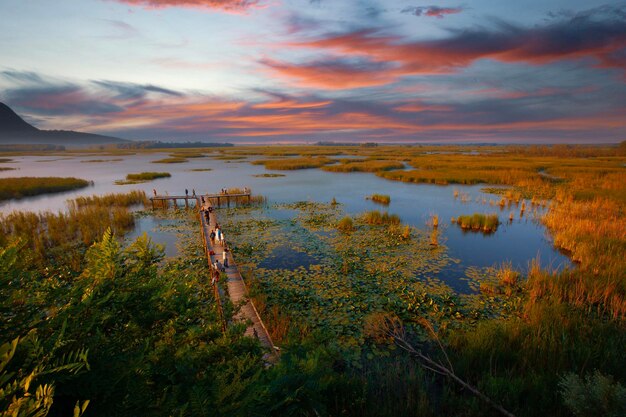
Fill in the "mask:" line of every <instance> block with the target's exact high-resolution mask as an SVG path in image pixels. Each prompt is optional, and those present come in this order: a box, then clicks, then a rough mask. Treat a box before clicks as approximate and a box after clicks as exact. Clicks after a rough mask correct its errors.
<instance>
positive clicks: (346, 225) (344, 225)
mask: <svg viewBox="0 0 626 417" xmlns="http://www.w3.org/2000/svg"><path fill="white" fill-rule="evenodd" d="M337 229H338V230H341V231H342V232H352V231H353V230H354V222H353V221H352V218H351V217H348V216H346V217H344V218H342V219H341V220H339V222H338V223H337Z"/></svg>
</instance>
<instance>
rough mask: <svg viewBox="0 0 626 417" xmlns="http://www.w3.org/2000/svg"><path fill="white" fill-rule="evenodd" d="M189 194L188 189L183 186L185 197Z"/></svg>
mask: <svg viewBox="0 0 626 417" xmlns="http://www.w3.org/2000/svg"><path fill="white" fill-rule="evenodd" d="M187 196H189V190H188V189H186V188H185V197H187Z"/></svg>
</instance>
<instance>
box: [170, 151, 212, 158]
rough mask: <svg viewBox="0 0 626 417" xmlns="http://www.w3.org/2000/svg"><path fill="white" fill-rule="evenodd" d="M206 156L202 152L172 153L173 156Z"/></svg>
mask: <svg viewBox="0 0 626 417" xmlns="http://www.w3.org/2000/svg"><path fill="white" fill-rule="evenodd" d="M205 156H206V155H205V154H203V153H200V152H174V153H171V154H170V157H172V158H204V157H205Z"/></svg>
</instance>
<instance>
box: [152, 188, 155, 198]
mask: <svg viewBox="0 0 626 417" xmlns="http://www.w3.org/2000/svg"><path fill="white" fill-rule="evenodd" d="M152 192H153V193H154V196H155V197H156V188H153V189H152Z"/></svg>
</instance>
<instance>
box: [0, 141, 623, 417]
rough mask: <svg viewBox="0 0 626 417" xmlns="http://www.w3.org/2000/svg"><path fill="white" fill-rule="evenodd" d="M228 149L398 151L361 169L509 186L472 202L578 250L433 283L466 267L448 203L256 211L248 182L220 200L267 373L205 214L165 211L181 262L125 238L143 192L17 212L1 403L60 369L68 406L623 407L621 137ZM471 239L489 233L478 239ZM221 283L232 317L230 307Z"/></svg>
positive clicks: (54, 381)
mask: <svg viewBox="0 0 626 417" xmlns="http://www.w3.org/2000/svg"><path fill="white" fill-rule="evenodd" d="M221 151H222V150H220V152H221ZM202 152H203V151H202ZM220 155H222V156H224V157H228V156H232V157H239V156H245V157H248V156H259V157H260V158H261V159H260V160H259V161H255V162H253V163H259V164H261V165H264V166H265V167H266V168H267V169H281V168H277V167H288V168H282V169H307V168H321V169H323V170H326V169H327V168H331V167H334V166H341V165H347V164H365V163H366V162H367V161H372V160H370V158H373V157H377V158H380V159H379V160H378V161H396V162H397V163H398V164H399V165H400V164H401V165H402V167H403V168H394V169H388V170H385V169H383V168H379V169H375V170H371V172H373V173H372V174H365V175H372V176H373V175H376V176H379V177H382V178H387V179H391V180H397V181H403V182H426V183H435V184H442V186H443V185H444V184H470V183H482V184H485V186H486V187H488V188H489V192H491V193H492V194H493V195H494V199H493V200H491V201H487V200H488V198H487V199H484V201H482V202H478V204H482V205H483V206H485V207H491V208H490V209H489V210H496V211H497V210H500V212H501V213H502V212H504V213H506V214H508V213H509V212H511V213H513V212H515V213H516V218H517V217H518V216H519V217H520V219H521V216H520V215H518V213H519V214H523V215H524V219H525V221H526V219H529V217H530V219H534V220H528V221H536V222H541V223H542V224H544V225H545V226H546V228H547V231H548V232H549V234H550V236H551V238H552V240H553V244H554V245H555V246H556V247H558V248H561V249H562V250H564V251H567V253H568V254H569V255H570V256H571V258H572V259H573V260H574V261H575V262H576V265H575V266H574V267H572V268H564V269H562V270H558V271H557V270H550V269H545V268H542V267H541V264H540V263H539V262H537V261H536V262H534V263H533V264H532V265H531V266H530V268H528V270H527V271H520V270H519V269H517V268H515V267H514V266H513V265H512V264H511V263H510V262H506V261H505V260H503V262H501V263H499V264H496V265H493V266H490V267H478V266H471V265H469V266H468V265H464V266H463V271H462V273H463V278H462V279H463V280H465V281H466V282H467V283H468V285H469V287H470V288H471V291H468V292H458V291H455V290H453V289H452V288H451V287H450V286H448V285H447V284H446V283H445V282H442V281H441V280H439V279H437V276H438V273H439V272H440V271H442V270H446V269H448V268H455V267H457V266H458V262H459V261H458V259H456V258H455V257H454V256H453V255H452V254H451V253H450V251H449V249H448V247H447V246H446V242H445V239H441V238H438V236H439V233H440V232H441V229H446V225H442V224H440V219H439V216H438V215H436V214H432V215H431V216H430V219H429V220H428V222H426V223H427V224H426V226H425V227H416V226H415V225H409V224H406V223H403V222H402V219H400V217H399V216H397V215H395V214H393V211H395V210H394V208H395V207H396V201H397V200H396V198H395V195H394V202H393V204H392V205H390V211H391V213H387V212H380V211H369V212H367V211H366V212H362V213H358V214H350V213H347V212H345V211H344V209H343V205H342V204H341V200H342V199H341V197H340V196H339V195H337V196H338V200H339V203H337V202H336V201H335V202H334V204H332V203H330V204H327V203H323V202H319V201H317V202H316V201H304V202H297V201H296V202H288V203H271V202H270V203H267V204H266V202H265V200H264V199H263V198H262V197H257V200H255V201H256V202H257V203H258V204H256V205H255V206H254V207H246V206H245V202H246V201H245V199H244V200H242V201H241V202H240V203H241V204H237V207H233V208H222V209H219V210H218V213H217V214H218V216H219V218H220V223H221V225H222V228H223V229H224V230H225V232H226V234H227V236H228V240H229V245H230V246H231V249H232V251H233V255H234V257H235V259H236V260H237V263H238V267H239V268H240V270H241V272H242V273H243V275H244V278H245V279H246V282H247V284H248V286H249V290H250V295H251V297H252V299H253V300H254V303H255V306H256V307H257V309H258V310H259V312H260V314H261V315H262V317H263V320H264V322H265V324H266V325H267V326H268V329H269V331H270V333H271V335H272V338H273V339H274V342H275V343H276V344H277V345H278V346H280V347H281V351H282V354H281V359H280V361H279V362H278V364H276V365H274V366H272V367H269V368H267V367H265V366H264V363H263V358H262V355H263V352H262V349H261V347H260V345H259V344H258V342H257V341H255V340H254V339H251V338H247V337H244V336H243V330H244V326H243V325H242V324H233V325H231V326H229V327H228V330H227V331H226V332H225V333H222V331H221V322H220V319H219V315H218V313H217V310H216V304H215V300H214V299H213V292H212V291H211V288H210V285H209V284H208V283H207V279H206V277H207V275H206V273H207V270H206V258H205V257H204V254H203V250H202V247H201V240H200V239H198V234H197V233H198V231H197V229H198V223H197V221H198V220H197V217H196V216H197V215H196V213H195V212H194V211H193V210H189V211H186V210H168V211H167V212H159V213H157V214H156V216H163V217H164V218H168V219H170V220H173V221H175V224H176V226H175V229H176V231H177V233H179V234H180V235H179V243H180V247H181V252H180V254H179V256H178V257H176V258H173V259H170V260H163V258H162V252H161V251H160V249H159V248H158V247H157V246H155V245H154V244H152V243H151V242H150V241H149V239H148V238H147V237H145V238H140V239H138V240H137V241H135V242H131V243H129V244H128V245H127V246H124V245H121V244H120V243H119V240H118V238H121V236H122V235H123V234H124V232H125V231H126V230H129V228H130V227H132V222H133V220H132V219H133V215H132V213H131V212H130V210H129V207H131V206H132V205H136V204H143V203H144V202H145V198H146V197H145V194H144V193H143V192H139V193H133V194H127V195H108V196H100V197H82V198H78V199H74V200H73V201H72V202H70V203H69V205H68V211H67V212H65V213H58V214H56V213H55V214H52V213H47V214H46V213H44V214H37V215H35V214H33V213H31V214H28V213H24V212H21V213H14V214H9V215H4V216H3V217H2V219H0V227H1V234H0V238H1V239H2V250H0V272H2V274H0V276H1V278H0V279H1V281H0V283H1V284H0V285H1V290H2V291H0V297H2V299H1V303H0V306H2V308H1V309H0V314H1V315H2V320H0V323H1V324H0V325H1V326H2V328H1V329H0V330H1V333H0V334H2V339H1V340H0V345H2V344H5V345H3V351H6V352H12V351H14V352H15V354H9V355H7V358H8V361H7V362H6V363H8V365H7V366H8V368H6V369H9V370H10V372H11V373H10V374H9V375H10V376H9V377H8V378H9V379H8V382H7V383H8V384H13V385H11V386H14V387H19V388H15V391H11V393H10V394H9V395H5V396H4V397H0V406H2V407H7V404H12V403H15V401H20V400H22V399H28V398H32V397H33V395H31V394H33V393H34V392H35V390H37V389H38V387H43V386H44V385H45V386H47V387H48V388H47V389H43V388H42V390H43V391H42V392H45V393H46V397H45V398H52V396H54V403H53V406H52V407H53V408H52V409H51V410H50V413H51V414H53V415H60V414H63V415H67V410H71V409H72V408H73V407H74V406H75V405H76V404H78V405H79V408H80V407H82V406H84V405H85V401H86V400H91V402H90V403H89V405H88V406H87V409H86V414H85V415H87V414H90V415H96V416H97V415H102V416H107V415H129V416H130V415H138V414H141V413H145V411H146V410H149V413H150V414H151V415H164V416H165V415H174V414H176V415H205V414H206V415H229V416H237V415H241V416H244V415H253V414H255V415H276V416H278V415H281V416H282V415H294V416H295V415H322V416H339V415H343V416H398V415H403V416H444V415H462V416H468V417H471V416H476V417H478V416H495V415H501V411H499V409H497V408H494V407H493V406H492V405H490V403H489V402H487V401H486V400H485V397H486V398H487V399H489V400H490V401H491V402H492V403H495V404H498V405H500V406H501V407H503V408H504V409H505V410H508V411H509V412H510V413H512V414H514V415H516V416H528V417H531V416H539V415H551V416H557V417H565V416H571V415H576V416H595V415H615V416H619V415H624V412H625V411H626V402H625V399H624V392H625V390H626V389H625V388H624V387H625V386H626V370H625V368H624V366H623V362H624V353H623V347H624V346H626V325H625V323H626V276H625V274H624V271H626V263H625V262H626V257H624V256H623V255H624V253H626V213H625V203H626V199H625V198H626V197H625V196H626V165H625V164H626V154H625V153H623V149H622V148H619V147H576V146H562V147H535V146H530V147H452V146H450V147H419V146H414V147H393V146H379V147H326V146H323V147H301V148H300V147H268V148H260V147H233V148H228V149H223V153H220ZM350 157H352V158H354V159H353V160H352V161H351V162H343V160H348V159H350ZM271 158H276V159H271ZM340 159H341V160H340ZM374 161H377V160H374ZM311 163H313V165H314V166H311ZM405 163H406V164H409V166H410V167H409V169H406V168H404V167H405ZM350 171H353V170H350ZM355 171H359V170H355ZM361 171H366V170H361ZM545 174H548V175H545ZM346 175H349V174H346ZM354 175H358V174H354ZM361 175H364V174H361ZM342 176H343V175H342ZM290 177H291V176H290ZM276 181H280V179H278V180H276ZM502 186H505V188H503V187H502ZM464 190H465V188H463V187H462V186H459V189H457V190H453V189H452V188H450V189H449V199H450V201H455V202H456V204H460V205H462V204H466V203H467V204H469V202H471V201H473V197H472V196H470V195H467V194H466V192H465V191H464ZM235 191H236V190H235V189H232V190H229V193H234V192H235ZM370 192H372V191H370ZM331 195H332V194H331ZM358 198H359V199H360V201H361V202H363V194H360V196H359V197H358ZM328 199H330V197H328ZM467 212H468V211H465V213H467ZM471 212H472V211H469V213H471ZM506 214H505V215H506ZM10 216H13V217H10ZM9 217H10V218H9ZM402 217H403V218H404V214H403V216H402ZM469 217H470V219H468V222H469V223H468V224H469V225H470V227H472V226H471V225H472V224H473V223H472V222H474V217H476V219H475V220H476V221H475V222H474V224H478V225H479V226H478V227H479V228H484V226H485V224H487V223H489V224H493V223H494V221H493V219H492V220H490V219H489V218H488V216H480V215H479V216H469ZM496 217H497V216H496ZM507 217H508V216H507ZM446 218H449V217H448V215H446ZM455 219H456V218H455ZM456 220H457V223H458V220H459V219H456ZM464 220H465V219H461V223H463V221H464ZM516 221H517V220H516ZM520 221H521V220H520ZM495 222H496V223H497V220H496V221H495ZM501 227H503V228H504V227H506V225H502V226H501ZM109 228H110V230H111V232H108V231H107V230H108V229H109ZM67 231H71V233H67ZM444 231H445V230H444ZM499 234H500V231H498V233H496V235H494V236H491V237H488V238H484V239H493V238H495V237H497V235H499ZM433 235H434V241H435V242H436V243H437V244H433ZM114 236H117V238H116V237H114ZM475 237H478V238H481V239H483V237H482V236H480V235H474V234H468V236H467V238H475ZM287 258H288V259H289V261H290V262H285V260H286V259H287ZM292 260H295V263H294V262H292ZM298 262H299V264H298ZM222 291H226V289H225V288H222ZM225 300H226V304H225V312H226V315H227V320H229V319H231V318H232V317H233V315H234V314H236V312H237V306H234V305H232V304H229V303H228V301H227V297H225ZM424 358H426V359H429V360H432V361H433V363H434V364H435V366H436V367H435V370H439V372H432V371H431V370H430V369H433V365H432V363H431V366H430V367H429V366H428V364H429V362H427V361H426V362H425V360H424ZM437 366H442V367H443V368H437ZM48 371H49V372H48ZM28 375H34V377H33V379H32V381H33V382H32V383H31V384H30V385H26V384H25V383H24V381H25V379H24V378H26V377H27V376H28ZM51 387H53V388H54V390H52V389H51ZM470 388H471V389H470ZM6 392H8V391H6ZM476 392H478V393H480V394H481V395H483V397H481V396H480V395H476ZM29 404H31V405H32V403H29ZM35 406H36V404H35V405H33V407H35ZM43 407H44V405H42V404H40V407H39V409H40V410H41V409H44V408H43ZM2 411H4V409H2Z"/></svg>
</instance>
